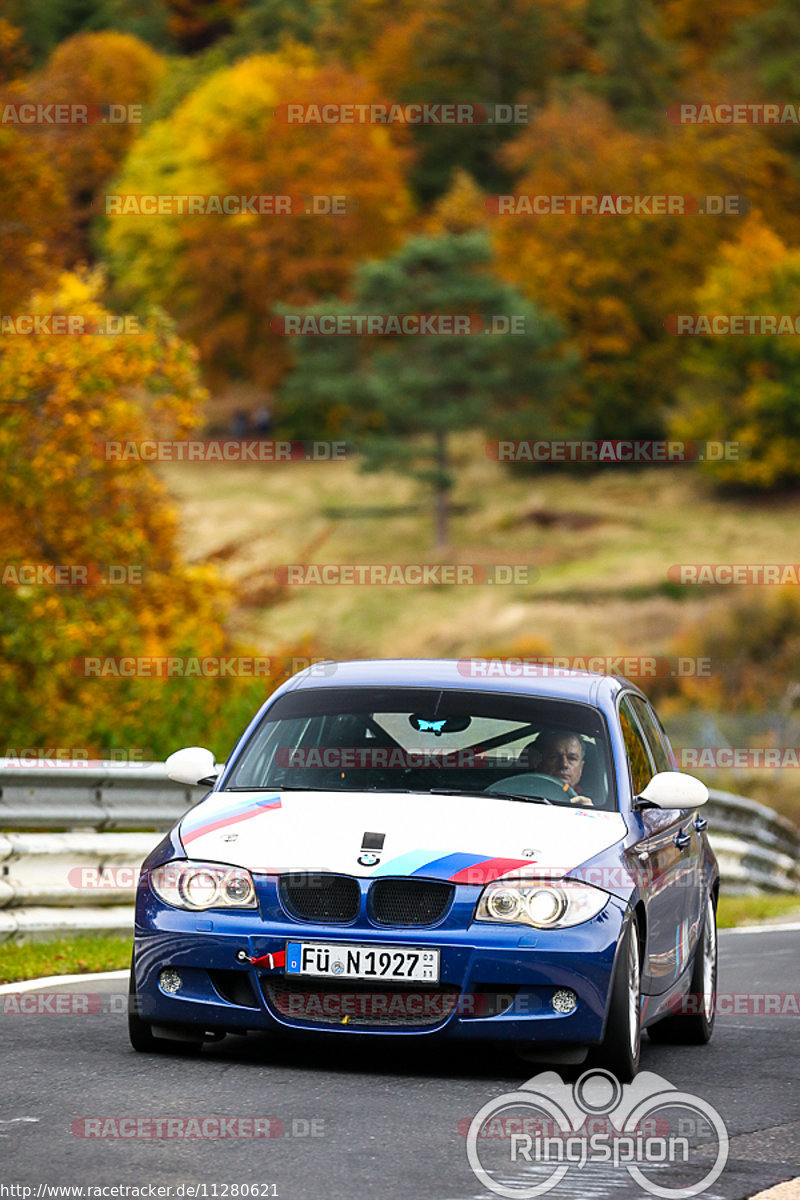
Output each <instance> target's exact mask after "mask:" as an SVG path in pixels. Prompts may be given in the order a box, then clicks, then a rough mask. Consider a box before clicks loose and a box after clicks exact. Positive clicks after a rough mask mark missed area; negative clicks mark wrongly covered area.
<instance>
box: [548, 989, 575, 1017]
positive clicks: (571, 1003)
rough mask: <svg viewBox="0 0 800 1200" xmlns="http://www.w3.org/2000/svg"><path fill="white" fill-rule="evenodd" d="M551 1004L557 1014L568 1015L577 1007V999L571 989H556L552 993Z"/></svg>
mask: <svg viewBox="0 0 800 1200" xmlns="http://www.w3.org/2000/svg"><path fill="white" fill-rule="evenodd" d="M551 1003H552V1005H553V1008H554V1009H555V1011H556V1012H557V1013H569V1012H572V1010H573V1008H577V1007H578V997H577V996H576V995H575V993H574V992H573V990H572V988H558V989H557V990H556V991H555V992H553V999H552V1002H551Z"/></svg>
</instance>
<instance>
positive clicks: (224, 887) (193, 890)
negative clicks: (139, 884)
mask: <svg viewBox="0 0 800 1200" xmlns="http://www.w3.org/2000/svg"><path fill="white" fill-rule="evenodd" d="M150 886H151V888H152V889H153V891H154V892H155V894H156V895H157V896H158V898H159V900H163V901H164V903H165V904H171V905H172V907H173V908H186V909H190V910H191V911H192V912H198V911H200V910H201V909H206V908H256V907H257V902H256V890H255V887H254V886H253V878H252V876H251V874H250V872H249V871H245V870H244V868H243V867H220V866H217V865H215V864H214V863H199V862H168V863H164V864H163V865H162V866H160V867H156V869H155V870H154V871H151V873H150Z"/></svg>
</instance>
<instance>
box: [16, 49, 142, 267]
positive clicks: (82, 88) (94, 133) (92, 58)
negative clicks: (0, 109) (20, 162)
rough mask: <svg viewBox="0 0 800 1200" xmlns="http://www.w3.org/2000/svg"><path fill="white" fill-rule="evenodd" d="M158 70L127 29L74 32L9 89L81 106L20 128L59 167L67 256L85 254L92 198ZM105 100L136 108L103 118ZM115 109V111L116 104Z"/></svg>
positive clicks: (138, 119)
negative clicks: (66, 213)
mask: <svg viewBox="0 0 800 1200" xmlns="http://www.w3.org/2000/svg"><path fill="white" fill-rule="evenodd" d="M165 70H166V63H165V62H164V60H163V59H162V58H161V57H160V55H158V54H157V53H156V52H155V51H154V50H152V49H151V48H150V47H149V46H146V45H145V44H144V43H143V42H140V41H138V40H137V39H136V38H135V37H133V36H131V35H130V34H123V33H82V34H79V35H77V36H76V37H73V38H69V39H68V40H67V41H65V42H62V43H61V45H60V46H58V47H57V48H56V49H55V50H54V52H53V54H52V55H51V57H50V58H49V59H48V61H47V63H46V64H45V66H44V67H43V68H42V70H41V71H39V72H37V73H36V74H35V75H33V76H31V77H30V78H28V79H26V80H25V81H24V82H22V83H20V84H18V85H16V86H15V88H14V89H13V90H9V92H8V96H7V98H8V99H9V100H10V101H14V102H15V103H21V102H26V101H27V102H33V103H37V102H38V103H42V104H59V103H64V104H82V105H86V106H87V108H88V116H89V118H90V119H89V120H87V122H86V123H80V122H75V123H70V124H65V125H43V126H40V127H38V128H33V127H26V129H25V134H26V137H27V138H28V139H29V141H30V142H31V144H35V145H36V147H37V149H38V151H39V152H41V153H43V154H44V155H46V157H47V159H48V160H49V161H50V162H51V163H52V164H53V166H54V167H55V168H56V169H57V170H58V171H59V173H60V175H61V177H62V179H63V180H64V186H65V188H66V189H67V192H68V196H69V201H70V205H71V208H72V226H73V229H72V240H71V246H70V258H71V260H72V261H73V262H74V261H76V260H78V259H86V258H87V257H88V256H89V239H88V227H89V222H90V219H91V217H92V215H93V214H92V202H93V200H94V198H95V196H96V195H97V193H98V192H99V190H100V189H101V188H102V187H103V185H104V184H105V183H106V182H107V181H108V179H109V178H110V177H111V176H112V175H113V173H114V172H115V171H116V170H118V169H119V166H120V164H121V163H122V161H123V159H124V157H125V155H126V153H127V151H128V149H129V147H130V145H131V143H132V142H133V140H134V138H135V137H136V136H137V134H138V132H139V130H140V129H141V127H142V125H141V123H142V120H143V119H144V118H145V117H146V115H147V113H146V109H147V105H148V103H149V102H150V101H151V100H152V99H153V97H154V95H155V93H156V90H157V89H158V86H159V83H160V81H161V79H162V77H163V75H164V72H165ZM107 105H117V106H127V105H135V106H139V108H140V109H141V110H142V111H141V112H140V113H136V112H134V113H133V114H132V115H133V116H134V118H135V119H134V120H132V121H129V120H127V119H126V120H124V121H120V122H119V123H117V122H116V121H114V120H109V119H106V120H103V119H102V118H103V116H104V115H105V116H106V117H107V118H108V117H109V114H108V112H106V111H105V107H106V106H107ZM116 113H117V114H118V115H122V114H121V110H120V109H119V108H118V109H117V110H116Z"/></svg>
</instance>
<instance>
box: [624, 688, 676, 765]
mask: <svg viewBox="0 0 800 1200" xmlns="http://www.w3.org/2000/svg"><path fill="white" fill-rule="evenodd" d="M631 706H632V708H633V711H634V712H635V713H636V715H637V717H638V718H639V724H640V725H641V727H642V730H643V731H644V735H645V738H646V739H647V744H648V746H649V747H650V754H651V756H652V759H653V762H654V763H655V764H656V770H657V771H671V770H672V760H671V758H670V754H669V749H668V747H667V743H666V739H665V737H664V732H663V730H662V729H661V726H660V725H659V723H658V718H657V717H656V715H655V713H654V712H653V710H652V708H651V707H650V705H649V704H647V703H646V702H645V701H644V700H643V699H642V698H641V696H631Z"/></svg>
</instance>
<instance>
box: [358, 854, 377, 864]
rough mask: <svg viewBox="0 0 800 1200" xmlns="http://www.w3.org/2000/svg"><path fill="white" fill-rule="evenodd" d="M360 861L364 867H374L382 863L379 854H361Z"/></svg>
mask: <svg viewBox="0 0 800 1200" xmlns="http://www.w3.org/2000/svg"><path fill="white" fill-rule="evenodd" d="M358 861H359V863H360V864H361V866H362V867H374V866H376V865H377V863H379V862H380V861H381V856H380V855H379V854H359V856H358Z"/></svg>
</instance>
